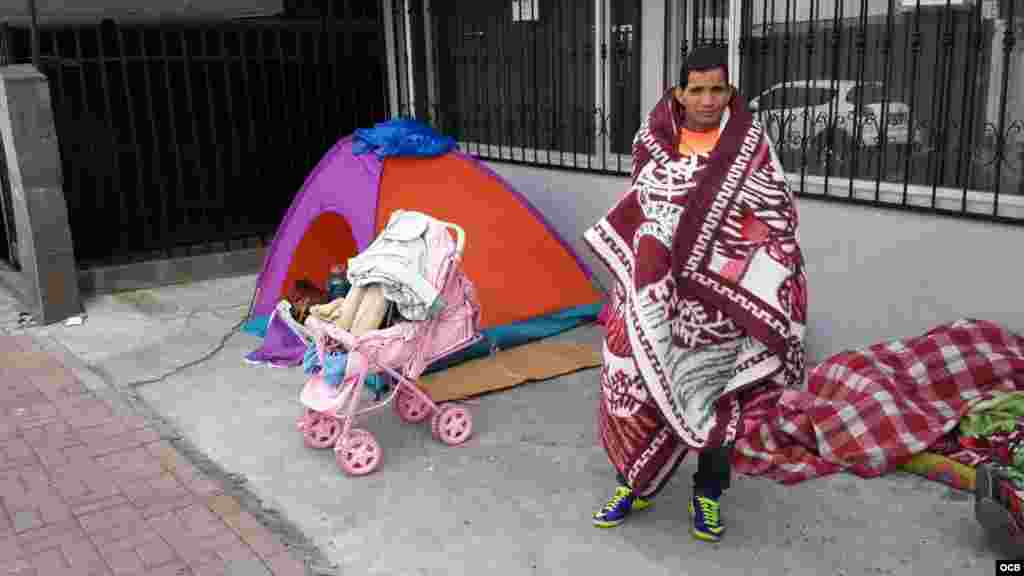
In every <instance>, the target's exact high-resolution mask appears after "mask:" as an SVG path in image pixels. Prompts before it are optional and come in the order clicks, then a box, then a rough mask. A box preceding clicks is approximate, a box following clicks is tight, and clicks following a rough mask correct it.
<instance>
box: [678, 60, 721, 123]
mask: <svg viewBox="0 0 1024 576" xmlns="http://www.w3.org/2000/svg"><path fill="white" fill-rule="evenodd" d="M731 97H732V88H731V87H730V86H729V82H728V80H727V79H726V77H725V70H723V69H721V68H715V69H714V70H707V71H704V72H698V71H692V72H690V76H689V78H688V79H687V82H686V88H683V89H681V90H677V91H676V98H678V100H679V103H680V104H682V105H683V107H684V108H685V109H686V126H687V127H688V128H690V129H691V130H710V129H714V128H717V127H718V125H719V124H720V123H721V121H722V113H723V112H725V107H726V106H727V105H728V104H729V98H731Z"/></svg>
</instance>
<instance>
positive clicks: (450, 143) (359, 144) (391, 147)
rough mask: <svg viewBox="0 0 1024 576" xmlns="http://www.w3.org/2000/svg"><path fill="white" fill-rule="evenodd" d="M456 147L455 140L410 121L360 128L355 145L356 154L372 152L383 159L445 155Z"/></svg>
mask: <svg viewBox="0 0 1024 576" xmlns="http://www.w3.org/2000/svg"><path fill="white" fill-rule="evenodd" d="M454 148H455V140H454V139H453V138H452V137H450V136H444V135H442V134H440V133H438V132H437V131H436V130H434V129H433V128H431V127H430V126H428V125H426V124H424V123H422V122H418V121H416V120H410V119H408V118H401V119H398V120H389V121H387V122H381V123H380V124H377V125H376V126H374V127H373V128H360V129H358V130H356V132H355V136H354V140H353V142H352V153H353V154H354V155H356V156H359V155H361V154H366V153H367V152H373V153H374V154H376V155H377V157H378V158H380V159H382V160H383V159H384V158H387V157H388V156H418V157H426V158H429V157H432V156H443V155H445V154H447V153H448V152H451V151H452V150H453V149H454Z"/></svg>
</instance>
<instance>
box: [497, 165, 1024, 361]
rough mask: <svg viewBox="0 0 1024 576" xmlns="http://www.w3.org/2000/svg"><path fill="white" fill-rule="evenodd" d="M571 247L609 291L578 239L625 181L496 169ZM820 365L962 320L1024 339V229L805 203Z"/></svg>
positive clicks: (814, 346)
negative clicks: (977, 321) (1005, 329)
mask: <svg viewBox="0 0 1024 576" xmlns="http://www.w3.org/2000/svg"><path fill="white" fill-rule="evenodd" d="M490 166H491V167H492V168H493V169H494V170H495V171H497V172H498V173H499V174H501V175H502V176H503V177H505V178H507V179H508V180H509V182H510V183H511V184H512V185H513V186H514V187H516V188H517V189H519V190H520V191H521V192H522V193H523V194H525V195H526V196H527V197H528V198H529V199H530V201H531V202H533V203H534V204H536V206H537V207H538V208H539V209H540V210H541V211H542V212H543V213H544V214H545V215H546V216H547V217H548V218H549V219H550V220H551V221H552V223H553V225H554V226H555V227H556V228H557V229H558V230H559V232H561V233H562V234H563V235H564V236H565V237H566V238H567V239H569V240H570V241H572V242H573V243H574V245H575V246H576V247H577V249H578V250H579V251H580V252H581V254H583V256H584V258H585V259H587V262H588V263H589V264H590V265H591V266H592V267H594V270H595V272H596V273H597V274H598V279H599V282H600V283H602V284H603V285H604V286H605V287H607V286H608V285H609V283H610V276H609V275H608V273H607V270H605V269H604V267H603V265H601V264H599V263H598V262H597V261H596V259H595V258H594V257H593V255H592V253H591V252H590V250H589V249H588V248H586V247H585V245H584V244H583V241H582V239H581V236H582V235H583V232H584V231H585V230H586V229H587V227H589V226H591V225H592V224H593V223H594V222H595V221H596V220H597V219H598V218H600V217H601V216H603V215H604V214H605V213H606V212H607V210H608V209H609V208H610V207H611V206H612V203H613V202H614V201H615V200H616V199H617V198H619V197H620V196H621V195H622V194H624V193H625V192H626V188H627V186H628V179H627V178H624V177H610V176H594V175H589V174H580V173H572V172H565V171H554V170H545V169H539V168H533V167H529V166H518V165H510V164H500V163H494V162H492V163H490ZM799 207H800V216H801V244H802V247H803V251H804V255H805V257H806V259H807V275H808V283H809V288H810V301H809V307H810V310H809V313H810V322H809V324H810V325H809V336H808V346H809V348H810V352H811V354H812V355H813V356H814V357H815V359H816V360H821V359H823V358H824V357H825V356H827V355H830V354H833V353H836V352H840V351H842V350H846V349H850V348H855V347H860V346H864V345H867V344H872V343H875V342H878V341H882V340H888V339H892V338H903V337H907V336H915V335H918V334H921V333H923V332H924V331H926V330H928V329H929V328H932V327H934V326H936V325H938V324H940V323H943V322H947V321H951V320H955V319H958V318H961V317H973V318H978V319H983V320H992V321H995V322H999V323H1001V324H1003V325H1004V326H1007V327H1009V328H1010V329H1012V330H1015V331H1017V332H1020V333H1024V302H1022V299H1024V266H1022V265H1021V262H1022V259H1021V256H1020V250H1021V246H1024V228H1021V227H1011V226H1002V225H996V224H990V223H984V222H971V221H967V220H962V219H955V218H948V217H939V216H929V215H921V214H913V213H909V212H904V211H898V210H892V209H889V210H885V209H872V208H863V207H857V206H850V205H844V204H838V203H831V202H823V201H820V200H813V199H810V198H802V199H801V200H800V204H799Z"/></svg>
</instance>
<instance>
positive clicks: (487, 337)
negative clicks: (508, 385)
mask: <svg viewBox="0 0 1024 576" xmlns="http://www.w3.org/2000/svg"><path fill="white" fill-rule="evenodd" d="M600 311H601V304H600V303H598V304H587V305H584V306H576V307H575V308H567V309H565V310H562V311H560V312H555V313H554V314H549V315H547V316H541V317H538V318H533V319H531V320H524V321H523V322H516V323H514V324H508V325H505V326H496V327H494V328H489V329H487V330H484V331H483V336H484V339H483V340H481V341H480V342H477V343H476V344H474V345H472V346H470V347H469V348H465V349H463V350H460V351H459V352H456V353H455V354H451V355H450V356H446V357H444V358H441V359H440V360H437V361H436V362H434V363H433V364H431V365H430V366H428V367H427V369H426V370H425V371H424V372H423V373H424V374H430V373H432V372H439V371H441V370H445V369H447V368H451V367H452V366H455V365H457V364H461V363H463V362H468V361H469V360H473V359H475V358H483V357H484V356H487V355H488V354H490V353H491V349H492V348H494V349H506V348H514V347H516V346H519V345H522V344H526V343H529V342H533V341H535V340H541V339H543V338H548V337H550V336H554V335H556V334H561V333H562V332H565V331H567V330H572V329H573V328H576V327H577V326H582V325H583V324H588V323H590V322H594V321H595V320H597V314H598V313H599V312H600Z"/></svg>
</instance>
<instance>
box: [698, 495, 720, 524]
mask: <svg viewBox="0 0 1024 576" xmlns="http://www.w3.org/2000/svg"><path fill="white" fill-rule="evenodd" d="M697 502H698V503H700V509H701V511H702V512H704V523H705V524H707V526H708V528H718V503H716V502H715V501H714V500H711V499H710V498H702V497H697Z"/></svg>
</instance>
